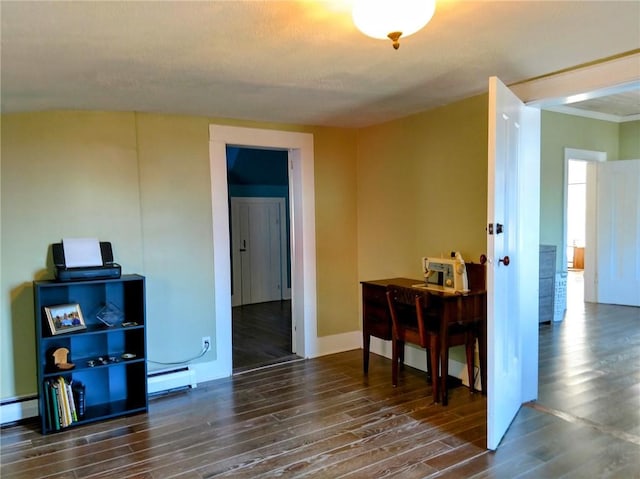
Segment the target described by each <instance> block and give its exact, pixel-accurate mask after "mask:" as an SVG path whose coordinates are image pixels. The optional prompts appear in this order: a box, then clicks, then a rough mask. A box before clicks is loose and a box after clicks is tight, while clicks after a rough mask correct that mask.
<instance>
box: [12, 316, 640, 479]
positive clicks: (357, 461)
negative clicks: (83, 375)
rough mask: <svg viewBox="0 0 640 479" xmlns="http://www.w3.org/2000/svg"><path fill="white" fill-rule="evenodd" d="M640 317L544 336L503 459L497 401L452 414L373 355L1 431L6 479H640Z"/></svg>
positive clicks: (416, 376) (248, 375)
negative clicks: (43, 427)
mask: <svg viewBox="0 0 640 479" xmlns="http://www.w3.org/2000/svg"><path fill="white" fill-rule="evenodd" d="M639 311H640V310H639V309H638V308H624V307H619V306H605V305H598V306H594V307H593V308H592V307H591V305H587V307H585V309H584V314H583V315H580V314H578V313H575V314H577V317H578V318H582V323H583V324H582V325H581V322H580V321H572V320H571V318H569V317H567V319H565V321H563V322H562V323H556V324H553V325H543V326H541V328H540V351H541V355H540V358H541V364H540V392H541V394H540V400H539V401H538V402H536V403H533V404H529V405H526V406H525V407H523V408H522V409H521V410H520V412H519V413H518V415H517V416H516V419H515V420H514V422H513V424H512V425H511V427H510V428H509V431H508V432H507V435H506V436H505V438H504V439H503V441H502V443H501V445H500V448H499V449H498V451H497V452H495V453H494V452H489V451H487V450H486V449H485V435H486V412H485V411H486V400H485V398H484V397H483V396H481V395H479V394H470V393H469V391H468V389H466V388H465V387H458V388H455V389H453V390H452V391H451V395H450V404H449V406H447V407H442V406H441V405H435V404H432V403H431V400H430V393H431V391H430V389H429V386H428V385H427V383H426V381H425V378H424V373H422V372H420V371H417V370H414V369H411V368H405V369H404V371H403V372H402V373H401V376H400V383H399V386H398V388H392V387H391V378H390V362H389V360H388V359H386V358H382V357H380V356H376V355H372V358H371V366H370V372H369V376H368V377H365V376H363V374H362V359H361V351H360V350H358V351H350V352H345V353H340V354H334V355H330V356H325V357H322V358H317V359H313V360H304V361H293V362H288V363H282V364H277V365H274V366H272V367H268V368H262V369H258V370H253V371H247V372H244V373H243V374H238V375H234V376H233V377H231V378H225V379H221V380H217V381H211V382H209V383H204V384H200V385H199V386H198V388H196V389H194V390H190V391H186V392H180V393H175V394H172V395H168V396H161V397H158V398H155V399H153V400H152V401H151V403H150V411H149V413H148V414H139V415H136V416H132V417H128V418H120V419H117V420H112V421H106V422H101V423H96V424H92V425H86V426H83V427H80V428H77V429H71V430H68V431H64V432H61V433H58V434H54V435H50V436H42V435H41V434H40V433H39V431H38V430H37V428H36V425H35V423H26V424H23V425H18V426H13V427H9V428H4V429H2V431H1V438H0V446H1V456H0V463H1V466H0V477H2V478H3V479H18V478H23V479H26V478H29V479H36V478H44V477H47V478H54V479H63V478H64V479H69V478H73V479H78V478H141V479H152V478H155V479H157V478H171V477H179V478H209V477H232V478H271V477H296V478H297V477H315V478H337V477H349V478H378V477H398V478H427V477H429V478H431V477H433V478H436V477H437V478H515V477H518V478H559V477H562V478H604V477H611V478H625V479H627V478H640V439H639V438H638V429H637V428H638V418H639V416H640V407H639V405H640V403H639V402H638V401H640V399H639V398H640V395H639V392H640V391H639V389H638V388H639V386H638V385H639V384H640V378H639V375H640V372H639V369H640V365H639V364H638V350H639V349H640V348H639V346H640V343H639V342H638V341H639V338H638V329H639V324H640V322H639V321H640V316H639V315H638V314H639Z"/></svg>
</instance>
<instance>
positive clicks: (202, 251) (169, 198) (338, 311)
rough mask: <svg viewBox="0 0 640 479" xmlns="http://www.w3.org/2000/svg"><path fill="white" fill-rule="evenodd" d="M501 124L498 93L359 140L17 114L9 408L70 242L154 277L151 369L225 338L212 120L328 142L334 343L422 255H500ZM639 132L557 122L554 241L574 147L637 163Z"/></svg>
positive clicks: (3, 239)
mask: <svg viewBox="0 0 640 479" xmlns="http://www.w3.org/2000/svg"><path fill="white" fill-rule="evenodd" d="M487 115H488V110H487V96H486V95H480V96H477V97H473V98H469V99H466V100H463V101H459V102H456V103H454V104H451V105H448V106H445V107H441V108H437V109H434V110H431V111H427V112H423V113H420V114H417V115H413V116H410V117H407V118H403V119H399V120H396V121H391V122H388V123H384V124H381V125H376V126H372V127H369V128H363V129H359V130H355V129H340V128H320V127H303V126H294V125H280V124H265V123H254V122H244V121H236V120H227V119H213V118H203V117H192V116H177V115H175V116H174V115H155V114H138V113H110V112H39V113H25V114H5V115H2V124H1V126H2V130H1V135H2V136H1V148H2V149H1V159H2V162H1V163H0V167H1V170H0V171H1V183H0V193H1V198H0V207H1V212H2V217H1V225H0V248H1V261H2V264H1V265H0V294H1V297H0V315H1V317H0V333H1V336H0V368H1V369H0V374H1V376H2V377H1V381H0V388H1V390H0V398H1V399H5V398H10V397H15V396H22V395H30V394H34V393H35V392H36V384H35V383H36V378H35V358H34V354H35V345H34V342H35V339H34V317H33V291H32V287H31V281H32V280H33V279H39V278H43V277H51V275H52V269H51V259H50V258H48V257H47V254H48V248H49V245H50V244H51V243H53V242H57V241H59V240H60V239H61V238H63V237H65V236H71V237H73V236H93V237H98V238H100V239H101V240H109V241H112V243H113V245H114V253H115V256H116V259H117V261H119V262H120V263H121V264H122V265H123V267H124V271H125V272H137V273H141V274H144V275H145V276H146V277H147V308H148V324H149V329H148V343H149V355H150V357H151V359H153V360H157V361H163V362H164V361H174V360H176V359H182V358H186V357H191V356H192V355H194V352H195V353H197V352H199V345H200V338H201V337H202V336H204V335H208V336H214V332H215V318H214V317H213V313H212V311H214V306H215V305H214V304H213V294H212V293H211V292H212V290H213V288H214V287H215V285H214V283H213V268H214V265H213V259H212V238H211V230H212V223H211V192H210V187H211V186H210V180H209V175H210V173H209V143H208V142H209V138H208V126H209V124H211V123H219V124H228V125H234V126H248V127H257V128H270V129H280V130H287V131H301V132H308V133H312V134H313V135H314V149H315V151H314V155H315V195H316V198H315V201H316V218H315V219H316V254H317V258H316V259H317V265H316V266H317V311H318V326H317V334H318V336H321V337H327V336H331V335H337V334H341V333H348V332H354V331H357V330H359V327H360V316H359V313H358V309H359V285H358V281H359V280H365V279H376V278H384V277H394V276H409V277H415V278H419V277H420V275H421V268H420V258H421V257H422V256H425V255H433V254H440V253H445V254H446V253H447V252H448V251H450V250H452V249H456V250H460V251H461V252H462V254H463V255H464V257H465V258H466V259H467V260H468V261H477V260H478V258H479V255H480V254H482V253H484V252H485V247H486V237H485V219H486V196H487V191H486V188H487ZM638 128H640V122H632V123H628V124H627V123H625V124H620V125H618V124H614V123H610V122H603V121H597V120H586V119H581V118H576V117H568V116H567V115H561V114H557V113H548V112H543V114H542V148H541V154H542V165H541V169H542V170H541V242H543V243H551V244H558V245H559V244H560V242H561V237H562V214H563V213H562V209H563V202H562V188H563V186H562V185H563V183H562V182H563V166H562V165H563V159H564V148H565V147H571V148H580V149H593V150H599V151H607V152H608V154H609V158H610V159H628V158H633V157H635V158H637V157H640V146H639V145H638V134H637V133H638ZM214 353H215V352H214ZM214 353H212V354H214ZM204 360H207V358H204ZM151 367H153V365H151Z"/></svg>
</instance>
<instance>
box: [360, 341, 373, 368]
mask: <svg viewBox="0 0 640 479" xmlns="http://www.w3.org/2000/svg"><path fill="white" fill-rule="evenodd" d="M370 347H371V335H370V334H368V333H363V335H362V364H363V368H364V374H369V349H370Z"/></svg>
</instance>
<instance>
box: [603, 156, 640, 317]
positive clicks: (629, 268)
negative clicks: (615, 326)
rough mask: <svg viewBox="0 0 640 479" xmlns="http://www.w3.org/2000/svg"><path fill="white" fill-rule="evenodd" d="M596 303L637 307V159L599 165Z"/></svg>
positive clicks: (639, 181) (639, 268) (639, 299)
mask: <svg viewBox="0 0 640 479" xmlns="http://www.w3.org/2000/svg"><path fill="white" fill-rule="evenodd" d="M597 182H598V185H597V190H598V193H597V207H596V216H597V220H596V222H597V225H598V228H597V231H598V239H597V243H598V244H597V256H596V257H597V262H598V266H597V275H598V278H597V290H598V302H599V303H609V304H623V305H627V306H640V160H626V161H608V162H604V163H598V177H597Z"/></svg>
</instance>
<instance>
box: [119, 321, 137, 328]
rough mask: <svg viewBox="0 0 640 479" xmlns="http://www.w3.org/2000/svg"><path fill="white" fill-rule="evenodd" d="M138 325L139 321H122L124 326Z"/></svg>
mask: <svg viewBox="0 0 640 479" xmlns="http://www.w3.org/2000/svg"><path fill="white" fill-rule="evenodd" d="M137 325H138V323H136V322H135V321H127V322H125V323H122V327H123V328H126V327H129V326H137Z"/></svg>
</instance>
